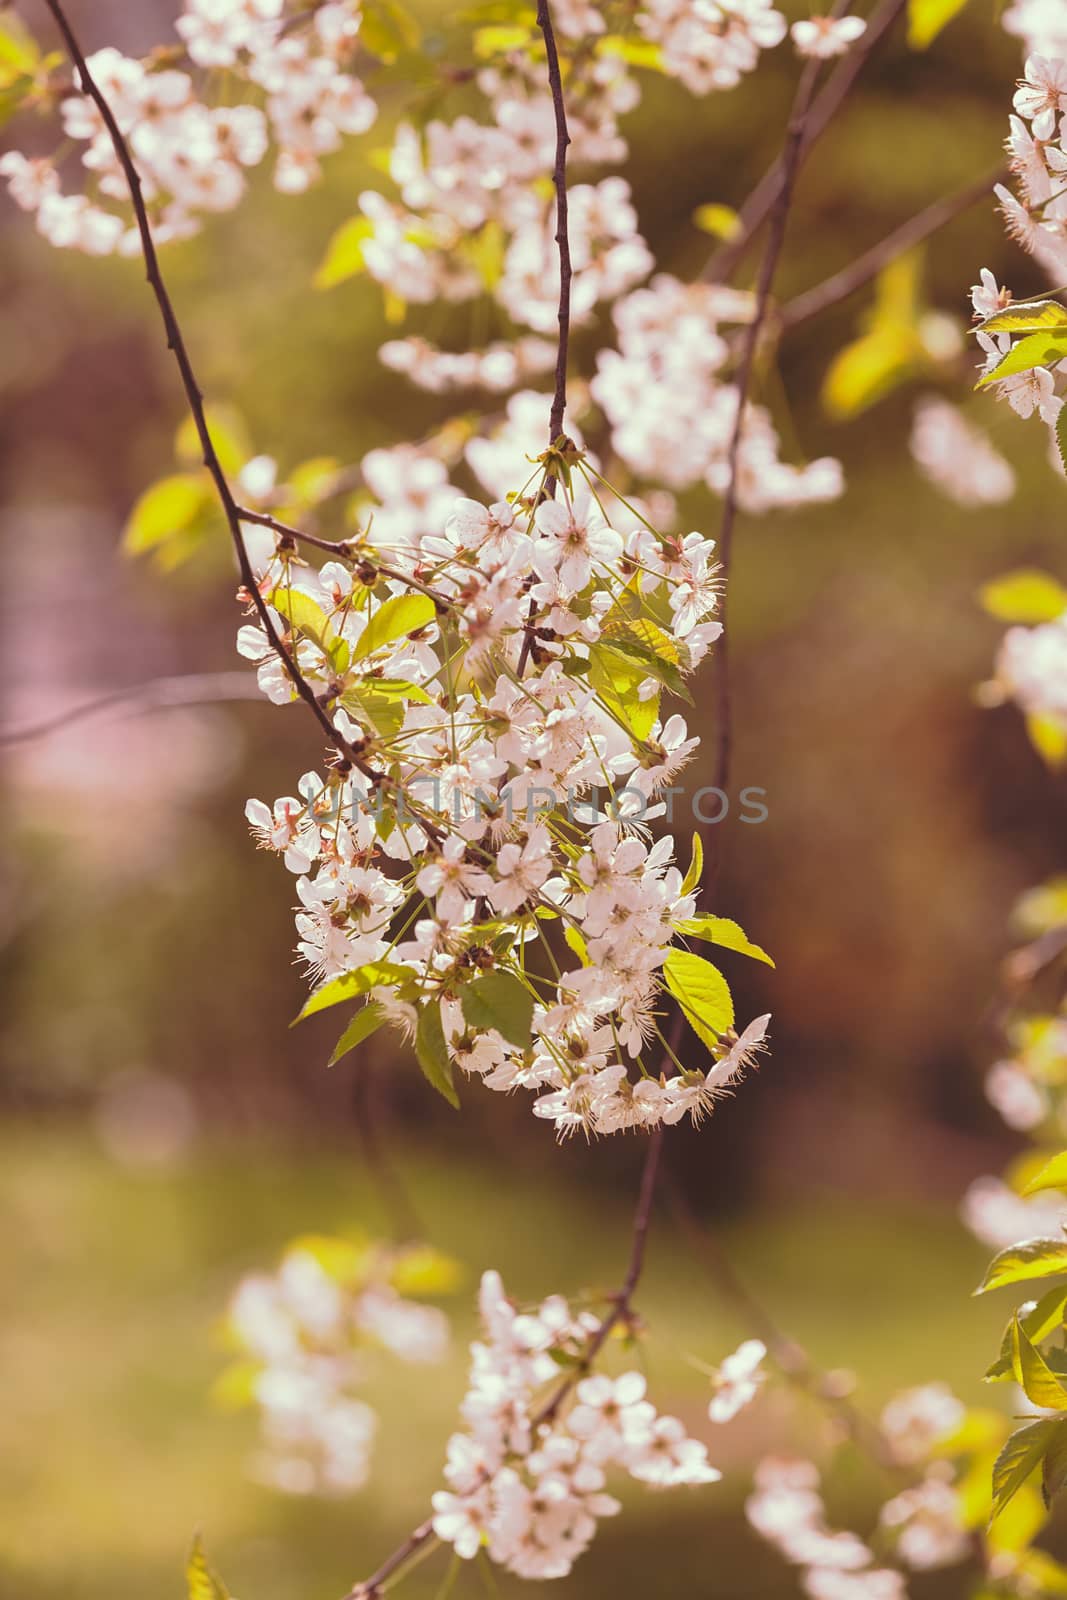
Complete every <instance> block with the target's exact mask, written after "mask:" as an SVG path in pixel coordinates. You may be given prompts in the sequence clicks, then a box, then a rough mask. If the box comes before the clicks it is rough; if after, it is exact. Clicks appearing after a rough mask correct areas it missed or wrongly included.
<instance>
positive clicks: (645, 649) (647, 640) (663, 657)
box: [603, 617, 693, 705]
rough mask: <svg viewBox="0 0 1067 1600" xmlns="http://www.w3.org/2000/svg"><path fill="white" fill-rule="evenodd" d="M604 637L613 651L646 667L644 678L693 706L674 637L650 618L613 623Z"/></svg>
mask: <svg viewBox="0 0 1067 1600" xmlns="http://www.w3.org/2000/svg"><path fill="white" fill-rule="evenodd" d="M603 637H604V640H605V642H606V643H607V644H609V645H610V646H611V648H612V650H613V651H618V652H619V653H620V654H621V655H624V656H627V657H628V658H629V659H630V660H631V661H636V662H637V663H638V664H639V665H640V666H643V667H644V669H645V671H644V674H643V677H645V678H655V679H656V680H657V682H659V683H662V684H663V686H664V687H665V688H667V689H669V690H670V691H671V693H672V694H676V695H679V696H680V697H681V699H683V700H688V702H689V704H690V705H692V704H693V696H692V695H691V694H690V693H689V690H688V689H687V688H686V683H685V679H684V678H683V677H682V674H681V671H680V669H679V666H678V646H677V645H676V644H675V642H674V640H673V639H672V638H671V636H670V634H668V633H664V631H663V629H662V628H657V626H656V624H655V623H654V622H652V621H651V620H650V619H649V618H648V617H635V618H633V619H632V620H628V621H626V622H613V623H609V624H608V625H607V627H606V628H605V629H604V635H603Z"/></svg>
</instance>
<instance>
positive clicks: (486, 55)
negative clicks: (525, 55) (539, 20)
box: [474, 22, 534, 61]
mask: <svg viewBox="0 0 1067 1600" xmlns="http://www.w3.org/2000/svg"><path fill="white" fill-rule="evenodd" d="M533 39H534V33H533V29H532V28H528V27H524V26H523V24H522V23H521V22H517V23H499V24H490V25H488V26H486V27H484V28H476V29H475V30H474V53H475V55H476V56H477V57H478V59H479V61H490V60H492V58H493V56H499V55H504V54H506V53H507V52H509V51H511V50H525V49H527V48H528V46H529V45H531V44H532V43H533Z"/></svg>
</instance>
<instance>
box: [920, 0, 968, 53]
mask: <svg viewBox="0 0 1067 1600" xmlns="http://www.w3.org/2000/svg"><path fill="white" fill-rule="evenodd" d="M966 4H967V0H908V44H909V45H910V46H911V48H912V49H913V50H925V49H926V48H927V47H928V46H929V45H931V44H933V42H934V40H935V39H936V38H937V36H938V34H939V33H940V32H941V30H942V28H945V27H947V26H948V24H949V23H950V22H951V21H952V19H953V17H956V16H958V15H959V13H960V12H961V11H962V10H963V8H964V6H965V5H966Z"/></svg>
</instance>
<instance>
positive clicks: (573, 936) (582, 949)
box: [563, 923, 589, 967]
mask: <svg viewBox="0 0 1067 1600" xmlns="http://www.w3.org/2000/svg"><path fill="white" fill-rule="evenodd" d="M563 937H564V939H565V940H566V941H567V943H568V945H569V946H570V948H571V949H572V950H573V951H574V953H575V955H576V956H577V957H578V960H579V961H580V962H581V964H582V966H583V967H587V966H588V965H589V951H588V950H587V949H586V944H585V940H584V939H583V938H582V936H581V934H580V933H579V931H578V929H577V928H574V927H572V926H571V924H570V923H568V924H567V926H566V927H565V928H564V930H563Z"/></svg>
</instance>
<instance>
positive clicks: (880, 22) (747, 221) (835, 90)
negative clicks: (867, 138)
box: [701, 0, 907, 283]
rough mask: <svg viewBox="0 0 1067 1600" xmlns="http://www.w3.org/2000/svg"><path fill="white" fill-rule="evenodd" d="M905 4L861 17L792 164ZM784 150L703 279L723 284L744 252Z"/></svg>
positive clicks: (888, 1)
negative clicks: (862, 27) (863, 25)
mask: <svg viewBox="0 0 1067 1600" xmlns="http://www.w3.org/2000/svg"><path fill="white" fill-rule="evenodd" d="M906 5H907V0H881V4H880V5H878V6H876V7H875V9H874V11H873V12H872V13H871V16H870V18H869V19H868V22H867V31H866V32H865V33H864V34H863V35H862V36H861V38H860V39H859V40H858V41H857V43H856V44H855V45H854V46H853V47H852V49H851V50H850V51H849V52H848V54H847V55H846V56H845V57H844V59H843V60H842V61H841V62H839V64H838V66H837V69H836V71H835V72H834V73H833V74H832V76H831V77H830V78H829V79H828V80H827V82H826V84H825V86H824V88H823V89H822V91H821V93H820V94H819V96H818V98H817V99H816V101H815V102H814V104H813V105H812V107H811V115H810V116H809V117H808V119H807V124H806V127H805V129H804V133H803V136H802V138H801V141H800V149H799V152H798V157H797V160H798V163H799V162H802V161H803V160H804V158H805V157H806V156H807V155H808V153H809V152H810V150H811V149H812V147H813V145H814V144H815V142H816V140H817V139H819V138H820V137H821V136H822V134H823V133H824V132H825V131H826V128H827V126H828V125H829V123H830V122H831V121H832V120H833V118H834V117H835V116H836V115H837V113H838V111H839V110H840V108H841V106H842V105H843V104H844V102H845V100H847V98H848V96H849V93H850V92H851V89H852V85H853V84H854V83H855V81H856V79H857V78H858V77H859V75H860V73H861V72H862V71H863V68H864V66H865V65H866V62H867V59H868V57H869V56H870V55H871V54H872V52H873V51H874V49H875V47H876V46H877V45H878V44H880V43H881V41H882V39H883V38H884V37H885V35H886V34H887V33H888V32H889V30H890V28H891V27H892V26H893V24H894V22H895V21H896V20H897V17H898V16H899V15H900V14H901V12H902V11H903V10H904V8H905V6H906ZM847 10H848V4H838V5H836V6H835V7H834V9H833V15H834V16H841V15H843V14H844V12H846V11H847ZM785 176H786V174H785V151H784V150H783V152H782V154H781V155H780V156H779V157H778V159H777V160H776V161H775V162H774V163H773V165H772V166H770V167H769V168H768V169H767V171H766V172H765V173H764V175H763V177H762V178H761V179H760V181H759V183H757V185H756V187H755V188H754V189H753V191H752V193H751V194H750V195H749V197H748V199H747V200H746V201H745V203H744V205H743V206H742V207H741V210H740V213H739V216H738V232H737V235H736V237H735V238H733V239H730V240H729V241H728V242H727V243H726V244H724V245H723V246H722V248H721V249H719V250H717V251H716V252H715V254H714V255H713V256H712V258H711V260H710V261H709V262H708V265H707V267H706V268H705V269H704V272H703V273H702V274H701V276H702V278H703V280H704V282H705V283H725V282H726V280H727V279H729V278H731V277H732V276H733V274H734V272H735V271H736V270H737V268H738V267H739V266H740V264H741V262H742V261H743V260H744V258H745V256H746V255H747V254H748V251H749V247H750V246H751V244H752V241H753V239H754V238H755V236H756V234H757V233H758V232H759V230H760V228H761V227H762V226H763V224H764V222H766V220H767V218H768V216H769V215H770V214H771V212H772V210H773V209H774V206H775V203H776V202H777V201H778V199H779V197H780V196H781V193H782V188H783V186H784V183H785Z"/></svg>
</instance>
